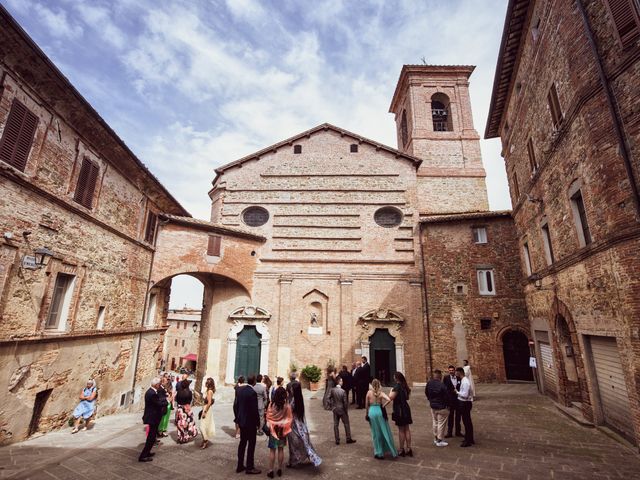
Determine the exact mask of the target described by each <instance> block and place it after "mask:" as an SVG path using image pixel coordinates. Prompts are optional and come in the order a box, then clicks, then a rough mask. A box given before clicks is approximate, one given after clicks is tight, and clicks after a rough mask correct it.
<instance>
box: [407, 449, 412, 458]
mask: <svg viewBox="0 0 640 480" xmlns="http://www.w3.org/2000/svg"><path fill="white" fill-rule="evenodd" d="M407 457H413V450H411V449H409V450H407Z"/></svg>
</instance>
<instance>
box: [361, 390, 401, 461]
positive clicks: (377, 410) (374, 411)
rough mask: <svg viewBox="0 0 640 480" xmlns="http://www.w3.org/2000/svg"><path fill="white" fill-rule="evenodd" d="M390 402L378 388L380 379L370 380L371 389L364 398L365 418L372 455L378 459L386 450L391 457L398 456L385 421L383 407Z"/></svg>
mask: <svg viewBox="0 0 640 480" xmlns="http://www.w3.org/2000/svg"><path fill="white" fill-rule="evenodd" d="M389 403H391V400H390V399H389V397H388V396H387V395H386V394H385V393H384V392H383V391H382V389H381V388H380V381H379V380H378V379H377V378H374V379H373V381H372V382H371V390H369V391H368V392H367V396H366V399H365V411H366V412H367V416H366V420H367V421H368V422H369V426H370V427H371V438H372V440H373V456H374V457H375V458H377V459H379V460H382V459H384V454H385V453H386V452H389V453H391V456H392V457H393V458H396V457H397V456H398V451H397V450H396V447H395V445H394V444H393V435H392V434H391V429H390V428H389V423H387V419H386V418H385V417H386V415H384V413H383V411H384V410H383V409H384V408H385V407H386V406H387V405H388V404H389Z"/></svg>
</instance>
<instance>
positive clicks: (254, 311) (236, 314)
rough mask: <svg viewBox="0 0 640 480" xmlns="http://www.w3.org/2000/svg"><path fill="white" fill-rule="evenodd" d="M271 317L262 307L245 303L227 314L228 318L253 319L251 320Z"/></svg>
mask: <svg viewBox="0 0 640 480" xmlns="http://www.w3.org/2000/svg"><path fill="white" fill-rule="evenodd" d="M270 318H271V314H270V313H269V312H267V311H266V310H265V309H264V308H260V307H256V306H255V305H247V306H244V307H240V308H236V309H235V310H234V311H233V312H231V314H230V315H229V320H233V321H241V320H253V321H264V322H266V321H268V320H269V319H270Z"/></svg>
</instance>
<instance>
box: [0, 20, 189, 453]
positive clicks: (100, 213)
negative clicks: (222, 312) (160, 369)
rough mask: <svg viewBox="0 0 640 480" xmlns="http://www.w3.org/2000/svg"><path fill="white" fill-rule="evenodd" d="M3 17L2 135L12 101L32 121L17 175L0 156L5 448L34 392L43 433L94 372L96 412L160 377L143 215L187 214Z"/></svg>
mask: <svg viewBox="0 0 640 480" xmlns="http://www.w3.org/2000/svg"><path fill="white" fill-rule="evenodd" d="M0 22H1V23H2V28H1V29H0V45H1V46H0V54H1V55H0V78H2V85H1V88H0V135H2V136H4V135H5V134H6V132H5V129H6V125H7V119H8V116H9V112H10V110H11V108H12V104H13V102H14V100H17V101H19V102H21V103H22V104H23V105H24V106H25V107H26V108H27V109H28V110H29V111H31V112H32V113H33V114H34V115H35V116H36V117H37V127H36V130H35V134H34V138H33V142H32V145H31V148H30V150H29V152H28V157H27V162H26V166H25V168H24V171H21V170H19V169H16V168H14V167H13V166H11V165H9V164H7V163H4V162H0V192H1V195H0V233H2V238H1V239H0V384H2V385H3V389H4V391H3V392H2V393H1V394H0V398H1V399H2V407H1V410H2V411H1V412H0V418H1V419H2V420H0V443H7V442H13V441H18V440H22V439H24V438H25V437H26V436H27V435H28V433H29V424H30V422H31V420H32V416H33V413H34V402H35V399H36V395H37V394H38V393H39V392H44V391H47V390H49V389H51V393H50V396H49V398H48V400H47V401H46V403H45V405H44V408H43V410H42V414H41V418H40V421H39V422H37V421H36V427H37V428H36V429H37V430H42V431H46V430H49V429H51V428H56V427H61V426H63V425H65V424H66V422H67V421H68V419H69V416H70V412H71V411H72V410H73V409H74V408H75V406H76V405H77V403H78V396H79V393H80V390H81V389H82V388H83V386H84V385H85V384H86V381H87V380H88V379H89V378H94V379H95V380H96V382H97V384H98V387H99V399H98V405H99V406H98V414H99V415H104V414H109V413H113V412H115V411H117V410H118V409H120V408H129V407H130V405H131V404H132V403H135V401H136V400H139V399H140V397H141V393H142V388H143V387H146V386H147V385H148V384H149V380H150V379H151V377H152V376H153V375H154V374H155V373H157V363H158V361H159V359H160V354H161V347H162V332H163V330H164V329H163V328H162V326H161V325H158V324H157V323H155V322H151V324H149V325H143V321H144V320H143V318H144V313H145V305H146V301H145V299H146V297H147V285H148V281H149V273H150V269H151V263H152V259H153V251H154V248H153V244H152V242H151V243H149V242H146V241H145V240H144V230H145V222H146V219H147V214H148V212H149V211H156V212H157V211H158V210H160V209H162V210H164V211H167V212H168V213H173V214H178V215H185V214H186V212H185V211H184V209H183V208H182V207H181V206H180V205H179V204H178V203H177V202H176V201H175V200H174V199H173V198H172V197H171V196H170V195H169V194H168V193H167V192H166V190H164V188H163V187H162V186H161V185H160V184H159V183H158V182H157V180H156V179H155V178H154V177H153V176H152V175H151V174H150V173H149V172H148V170H146V168H145V167H144V166H143V165H142V164H141V163H140V161H139V160H138V159H137V158H135V157H134V156H133V154H132V153H131V152H129V151H128V149H126V147H125V146H124V144H123V143H122V142H121V141H120V140H119V139H118V138H117V137H116V136H115V134H114V133H113V132H112V131H111V130H110V129H109V128H108V127H106V126H105V124H104V122H103V121H102V119H100V118H99V117H98V116H97V114H96V112H95V111H94V110H93V109H91V107H90V106H89V105H88V104H87V103H86V102H85V101H84V100H83V99H82V98H81V97H80V96H79V95H78V94H77V92H75V90H74V89H73V87H72V86H71V85H70V84H69V83H68V82H67V80H66V79H65V78H64V77H63V76H62V75H60V73H59V72H58V71H57V70H56V69H55V67H53V66H52V65H51V63H49V62H48V60H47V59H46V58H45V57H44V55H43V54H42V52H40V51H39V50H37V49H35V48H34V46H33V44H32V43H30V40H29V39H28V38H26V37H25V34H24V32H23V31H22V30H20V29H19V28H18V27H17V25H16V24H15V23H13V20H12V19H11V18H10V17H8V16H7V15H6V13H4V12H2V14H1V15H0ZM85 158H87V159H89V160H90V161H92V162H93V163H94V164H95V165H96V166H97V167H98V175H97V178H96V183H95V190H94V191H93V199H92V201H91V202H90V203H89V204H88V205H86V206H85V205H83V204H81V203H79V202H78V201H76V200H75V193H76V188H77V185H78V177H79V174H80V168H81V165H82V162H83V160H84V159H85ZM42 247H48V248H49V249H50V250H51V251H52V252H53V256H52V257H51V258H49V259H48V262H47V264H46V266H44V267H43V268H28V267H26V266H24V265H23V259H24V258H25V257H29V256H33V255H34V251H35V250H36V249H39V248H42ZM61 274H66V275H69V276H71V277H69V278H71V281H70V283H69V287H68V288H67V289H66V291H67V292H68V295H64V296H63V298H64V301H63V302H61V305H62V306H61V310H60V311H61V313H60V315H59V322H58V323H57V325H55V326H54V325H49V326H47V318H48V317H49V315H50V312H51V311H52V310H53V306H52V304H53V303H55V302H53V301H52V299H53V298H54V296H55V291H54V290H55V285H56V280H57V278H58V277H60V276H61ZM99 321H100V322H101V323H102V324H99ZM134 373H135V374H134ZM136 407H137V405H136ZM36 420H37V419H36Z"/></svg>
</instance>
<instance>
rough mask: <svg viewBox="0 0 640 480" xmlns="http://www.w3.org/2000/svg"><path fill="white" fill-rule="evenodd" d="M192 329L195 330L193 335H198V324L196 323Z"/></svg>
mask: <svg viewBox="0 0 640 480" xmlns="http://www.w3.org/2000/svg"><path fill="white" fill-rule="evenodd" d="M191 328H193V333H196V332H197V331H198V324H197V323H194V324H193V326H192V327H191Z"/></svg>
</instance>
